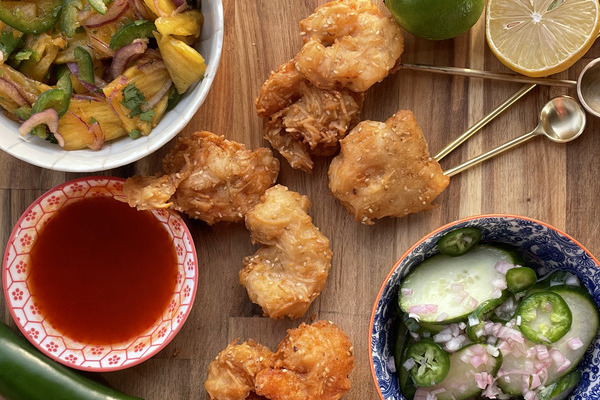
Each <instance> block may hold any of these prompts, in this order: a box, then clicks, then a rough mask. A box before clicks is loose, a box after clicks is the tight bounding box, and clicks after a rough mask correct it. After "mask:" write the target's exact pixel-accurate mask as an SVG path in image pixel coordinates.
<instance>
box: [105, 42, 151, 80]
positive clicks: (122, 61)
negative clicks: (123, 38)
mask: <svg viewBox="0 0 600 400" xmlns="http://www.w3.org/2000/svg"><path fill="white" fill-rule="evenodd" d="M147 47H148V45H147V44H146V41H145V40H142V39H135V40H134V41H133V42H131V43H130V44H128V45H127V46H123V47H121V48H120V49H119V50H117V51H116V52H115V56H114V58H113V60H112V64H110V70H109V74H108V76H109V79H111V80H113V79H115V78H116V77H117V76H119V75H121V74H122V73H123V71H125V69H126V68H127V66H128V65H129V64H130V63H131V62H132V61H133V60H134V59H135V58H136V57H139V56H141V55H142V54H144V52H145V51H146V48H147Z"/></svg>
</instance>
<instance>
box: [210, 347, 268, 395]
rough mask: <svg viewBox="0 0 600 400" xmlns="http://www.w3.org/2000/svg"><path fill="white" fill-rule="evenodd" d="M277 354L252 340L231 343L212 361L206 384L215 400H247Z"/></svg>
mask: <svg viewBox="0 0 600 400" xmlns="http://www.w3.org/2000/svg"><path fill="white" fill-rule="evenodd" d="M274 356H275V355H274V353H273V352H272V351H271V350H269V348H267V347H265V346H263V345H261V344H259V343H256V342H255V341H253V340H252V339H250V340H248V341H247V342H244V343H242V344H236V341H233V342H232V343H230V344H229V345H228V346H227V348H225V350H223V351H222V352H220V353H219V355H218V356H217V357H216V358H215V359H214V361H212V362H211V363H210V366H209V367H208V378H207V379H206V381H205V382H204V387H205V388H206V391H207V392H208V395H209V396H210V398H211V399H212V400H245V399H246V398H248V396H252V395H253V391H254V386H255V385H254V379H255V376H256V374H257V373H258V372H260V371H261V370H263V369H265V368H271V367H272V366H273V365H274V362H275V358H274Z"/></svg>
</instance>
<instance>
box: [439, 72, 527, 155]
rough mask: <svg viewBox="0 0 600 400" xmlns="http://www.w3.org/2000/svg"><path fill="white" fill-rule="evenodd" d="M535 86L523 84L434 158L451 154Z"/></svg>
mask: <svg viewBox="0 0 600 400" xmlns="http://www.w3.org/2000/svg"><path fill="white" fill-rule="evenodd" d="M535 86H536V85H535V84H531V85H525V86H523V87H522V88H521V89H519V90H518V91H517V92H516V93H515V94H513V95H512V96H510V97H509V98H508V99H506V100H505V101H504V103H502V104H500V105H499V106H498V107H496V109H495V110H493V111H492V112H490V113H489V114H488V115H486V116H485V117H483V118H482V119H480V120H479V121H478V122H477V123H476V124H475V125H473V126H472V127H470V128H469V129H468V130H467V131H465V133H463V134H462V135H460V136H459V137H457V138H456V139H454V140H453V141H452V142H450V143H448V145H446V147H444V148H443V149H442V150H440V152H439V153H437V154H436V155H435V157H433V158H434V160H436V161H438V162H439V161H440V160H441V159H442V158H444V157H446V156H447V155H448V154H450V152H451V151H452V150H454V149H456V148H457V147H458V146H460V145H461V144H462V143H463V142H464V141H465V140H467V139H468V138H470V137H471V136H473V135H474V134H475V133H477V132H478V131H479V130H480V129H481V128H483V127H484V126H485V125H487V123H488V122H490V121H491V120H493V119H494V118H496V117H497V116H498V114H500V113H501V112H503V111H504V110H506V109H507V108H508V107H510V106H512V105H513V104H514V103H515V102H516V101H517V100H519V99H520V98H521V97H523V96H525V95H526V94H527V93H529V91H531V89H533V88H534V87H535Z"/></svg>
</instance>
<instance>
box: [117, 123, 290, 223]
mask: <svg viewBox="0 0 600 400" xmlns="http://www.w3.org/2000/svg"><path fill="white" fill-rule="evenodd" d="M163 171H164V173H165V175H163V176H155V177H140V176H134V177H132V178H129V179H128V180H127V181H126V182H125V184H124V189H123V192H124V193H123V194H124V201H126V202H128V203H129V204H130V205H132V206H136V207H138V208H141V209H148V208H166V207H172V208H174V209H175V210H177V211H181V212H184V213H186V214H188V215H189V216H190V217H192V218H198V219H201V220H203V221H205V222H206V223H208V224H210V225H212V224H214V223H216V222H219V221H226V222H241V221H243V219H244V216H245V214H246V212H248V210H249V209H251V208H252V207H253V206H254V205H255V204H256V203H258V200H259V199H260V196H262V194H263V193H264V192H265V190H267V189H268V188H269V187H270V186H272V185H273V184H274V183H275V180H276V179H277V175H278V174H279V161H278V160H277V159H276V158H274V157H273V153H272V152H271V150H269V149H267V148H259V149H256V150H254V151H252V150H248V149H246V146H244V145H243V144H241V143H237V142H234V141H232V140H227V139H225V138H224V137H222V136H218V135H215V134H214V133H210V132H206V131H202V132H195V133H193V134H191V135H190V136H189V137H181V138H179V139H178V141H177V144H176V146H175V147H174V148H173V149H172V151H171V152H169V153H168V154H167V155H166V156H165V158H164V160H163Z"/></svg>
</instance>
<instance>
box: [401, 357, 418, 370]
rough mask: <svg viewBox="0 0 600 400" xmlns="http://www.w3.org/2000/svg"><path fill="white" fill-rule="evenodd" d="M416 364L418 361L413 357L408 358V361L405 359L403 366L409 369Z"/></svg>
mask: <svg viewBox="0 0 600 400" xmlns="http://www.w3.org/2000/svg"><path fill="white" fill-rule="evenodd" d="M416 364H417V363H416V362H415V360H414V359H413V358H407V359H406V361H404V363H403V364H402V368H404V369H405V370H407V371H408V370H410V369H412V367H414V366H415V365H416Z"/></svg>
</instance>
